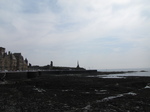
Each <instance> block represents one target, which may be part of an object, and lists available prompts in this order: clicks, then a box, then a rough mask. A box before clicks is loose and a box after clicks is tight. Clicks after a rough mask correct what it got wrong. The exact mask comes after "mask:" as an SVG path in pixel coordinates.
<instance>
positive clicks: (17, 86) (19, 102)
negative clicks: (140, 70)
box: [0, 74, 150, 112]
mask: <svg viewBox="0 0 150 112" xmlns="http://www.w3.org/2000/svg"><path fill="white" fill-rule="evenodd" d="M149 111H150V77H127V78H126V79H102V78H96V77H84V76H62V75H60V76H58V75H57V76H56V75H53V76H52V75H48V74H43V75H41V76H38V77H36V78H32V79H22V80H15V79H13V80H6V81H3V82H2V81H1V84H0V112H149Z"/></svg>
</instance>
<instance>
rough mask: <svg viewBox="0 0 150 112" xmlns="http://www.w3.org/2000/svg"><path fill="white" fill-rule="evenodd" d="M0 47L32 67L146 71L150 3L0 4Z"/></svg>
mask: <svg viewBox="0 0 150 112" xmlns="http://www.w3.org/2000/svg"><path fill="white" fill-rule="evenodd" d="M0 46H1V47H5V48H6V51H11V52H12V53H14V52H21V53H22V55H23V56H24V58H28V61H29V62H30V63H31V64H32V65H47V64H49V63H50V61H53V62H54V65H55V66H72V67H73V66H76V65H77V61H79V63H80V66H82V67H85V68H87V69H89V68H90V69H92V68H96V69H111V68H145V67H146V68H147V67H148V68H149V67H150V0H0Z"/></svg>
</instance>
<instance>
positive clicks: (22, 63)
mask: <svg viewBox="0 0 150 112" xmlns="http://www.w3.org/2000/svg"><path fill="white" fill-rule="evenodd" d="M4 70H8V71H17V70H19V71H22V70H28V60H27V59H24V58H23V56H22V55H21V53H11V52H10V51H9V52H8V53H7V52H5V48H3V47H0V71H4Z"/></svg>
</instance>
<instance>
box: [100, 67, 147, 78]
mask: <svg viewBox="0 0 150 112" xmlns="http://www.w3.org/2000/svg"><path fill="white" fill-rule="evenodd" d="M142 70H144V71H147V72H141V71H142ZM98 71H137V72H133V73H125V74H110V75H98V76H97V77H100V78H125V77H127V76H141V77H142V76H143V77H150V68H138V69H99V70H98Z"/></svg>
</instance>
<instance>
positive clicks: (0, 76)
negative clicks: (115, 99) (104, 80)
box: [0, 70, 97, 80]
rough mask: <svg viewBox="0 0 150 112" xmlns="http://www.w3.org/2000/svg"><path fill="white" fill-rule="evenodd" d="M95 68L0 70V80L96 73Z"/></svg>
mask: <svg viewBox="0 0 150 112" xmlns="http://www.w3.org/2000/svg"><path fill="white" fill-rule="evenodd" d="M96 73H97V70H49V71H23V72H22V71H19V72H0V80H15V79H17V80H19V79H31V78H36V77H40V76H42V75H43V76H44V75H45V74H46V75H64V74H85V75H86V74H96Z"/></svg>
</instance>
